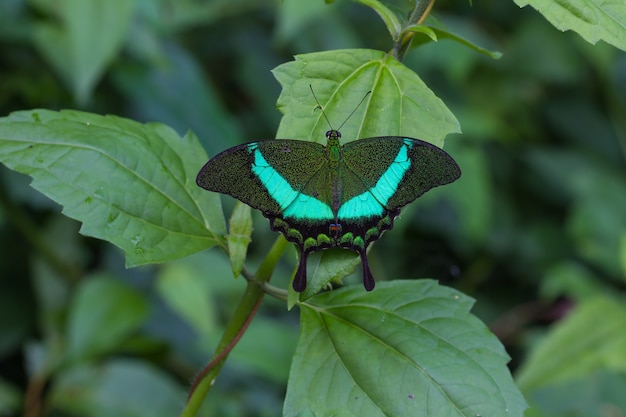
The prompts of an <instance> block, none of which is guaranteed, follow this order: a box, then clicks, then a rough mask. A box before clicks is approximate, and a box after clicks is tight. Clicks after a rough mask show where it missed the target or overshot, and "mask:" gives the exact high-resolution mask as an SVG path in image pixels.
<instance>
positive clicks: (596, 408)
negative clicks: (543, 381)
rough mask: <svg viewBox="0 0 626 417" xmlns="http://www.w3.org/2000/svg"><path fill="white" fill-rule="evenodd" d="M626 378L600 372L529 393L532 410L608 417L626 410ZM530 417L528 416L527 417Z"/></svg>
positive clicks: (562, 416) (557, 416) (555, 415)
mask: <svg viewBox="0 0 626 417" xmlns="http://www.w3.org/2000/svg"><path fill="white" fill-rule="evenodd" d="M624 392H626V376H625V375H624V374H623V373H618V372H610V371H598V372H594V373H593V374H592V375H590V376H588V377H585V378H577V379H573V380H568V381H564V382H563V383H559V384H554V385H548V386H545V387H543V388H539V389H537V390H533V391H531V392H530V393H528V394H527V398H528V402H529V403H530V407H531V408H532V409H534V410H535V411H536V412H543V414H539V415H540V416H549V417H609V416H620V415H622V414H623V411H624V410H626V396H624ZM526 417H528V416H526Z"/></svg>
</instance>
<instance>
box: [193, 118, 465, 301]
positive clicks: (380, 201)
mask: <svg viewBox="0 0 626 417" xmlns="http://www.w3.org/2000/svg"><path fill="white" fill-rule="evenodd" d="M326 136H327V139H328V141H327V144H326V146H323V145H320V144H318V143H313V142H305V141H297V140H272V141H262V142H251V143H248V144H243V145H239V146H235V147H233V148H230V149H227V150H226V151H224V152H222V153H220V154H218V155H216V156H215V157H214V158H213V159H211V160H210V161H209V162H207V164H206V165H205V166H204V167H203V168H202V169H201V170H200V172H199V173H198V178H197V180H196V181H197V183H198V185H199V186H201V187H203V188H205V189H207V190H210V191H217V192H220V193H224V194H229V195H231V196H233V197H235V198H237V199H239V200H241V201H243V202H244V203H246V204H248V205H250V206H251V207H253V208H256V209H258V210H261V211H262V212H263V214H264V216H265V217H267V218H268V219H269V221H270V225H271V228H272V229H273V230H276V231H279V232H281V233H283V234H284V235H285V237H286V238H287V239H288V240H289V241H291V242H293V243H295V244H296V245H297V246H298V248H299V249H300V252H301V256H300V264H299V268H298V271H297V272H296V277H295V279H294V283H293V287H294V289H295V290H296V291H303V290H304V288H305V287H306V260H307V257H308V254H309V253H311V252H314V251H317V250H320V249H326V248H332V247H343V248H347V249H350V250H353V251H356V252H358V253H359V254H360V256H361V260H362V264H363V282H364V285H365V288H366V289H367V290H371V289H373V288H374V278H373V277H372V274H371V272H370V269H369V266H368V264H367V255H366V250H367V247H368V245H369V244H370V243H371V242H373V241H375V240H377V239H378V238H380V236H381V235H382V233H383V232H384V231H386V230H389V229H391V228H392V227H393V221H394V219H395V218H396V217H397V216H398V214H399V213H400V208H401V207H403V206H404V205H406V204H408V203H410V202H411V201H413V200H415V199H416V198H417V197H419V196H420V195H421V194H423V193H424V192H426V191H428V190H429V189H431V188H433V187H436V186H438V185H443V184H448V183H450V182H452V181H454V180H456V179H457V178H458V177H459V176H460V170H459V167H458V166H457V165H456V163H455V162H454V160H453V159H452V158H451V157H450V156H449V155H448V154H446V153H445V152H444V151H443V150H441V149H439V148H437V147H436V146H433V145H431V144H429V143H427V142H423V141H421V140H418V139H411V138H405V137H400V136H388V137H376V138H368V139H362V140H357V141H353V142H349V143H347V144H345V145H341V144H340V138H341V134H340V133H339V132H338V131H336V130H330V131H329V132H327V134H326Z"/></svg>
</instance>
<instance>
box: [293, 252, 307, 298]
mask: <svg viewBox="0 0 626 417" xmlns="http://www.w3.org/2000/svg"><path fill="white" fill-rule="evenodd" d="M308 257H309V254H308V252H306V251H305V250H302V251H301V252H300V263H299V264H298V270H297V271H296V276H295V277H294V278H293V289H294V290H296V291H297V292H302V291H304V289H305V288H306V260H307V258H308Z"/></svg>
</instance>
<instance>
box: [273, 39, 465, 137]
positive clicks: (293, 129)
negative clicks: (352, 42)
mask: <svg viewBox="0 0 626 417" xmlns="http://www.w3.org/2000/svg"><path fill="white" fill-rule="evenodd" d="M273 73H274V76H275V77H276V79H277V80H278V81H279V82H280V84H281V85H282V87H283V90H282V93H281V95H280V97H279V99H278V108H279V110H280V111H281V112H282V113H283V114H284V117H283V118H282V120H281V122H280V126H279V128H278V132H277V137H278V138H294V139H302V140H310V141H314V142H319V143H324V144H325V143H326V136H325V133H326V131H327V130H328V129H329V126H328V122H327V121H326V119H325V118H324V116H323V114H322V112H321V111H319V110H316V106H317V103H316V102H315V99H314V97H313V95H312V94H311V87H312V88H313V91H314V92H315V95H316V96H317V98H318V99H319V101H320V104H321V106H322V107H323V109H324V112H325V113H326V115H327V116H328V118H329V120H330V123H331V125H332V127H334V128H335V129H337V128H339V127H340V125H341V124H342V123H343V122H344V121H345V120H346V119H347V118H348V116H349V115H350V113H352V112H353V110H355V109H356V108H357V106H358V105H359V103H360V102H361V100H362V99H363V97H365V95H366V94H367V92H368V91H372V94H371V95H369V96H368V97H366V99H365V101H364V102H363V104H361V106H360V107H359V108H358V109H357V110H356V112H355V113H354V115H352V117H350V119H349V120H348V121H347V122H346V123H345V126H343V127H342V133H343V138H342V140H343V141H344V143H346V142H350V141H352V140H355V139H358V138H364V137H371V136H391V135H406V136H409V137H416V138H418V139H422V140H425V141H427V142H430V143H433V144H435V145H437V146H442V145H443V139H444V137H445V136H446V135H447V134H449V133H453V132H459V131H460V127H459V123H458V121H457V120H456V118H455V117H454V115H453V114H452V113H451V112H450V110H448V108H447V107H446V106H445V104H444V103H443V102H442V101H441V100H440V99H439V98H437V97H436V96H435V94H434V93H433V92H432V91H431V90H430V89H429V88H428V87H427V86H426V84H424V82H423V81H422V80H421V79H420V78H419V77H418V76H417V75H416V74H415V73H414V72H413V71H411V70H410V69H409V68H407V67H405V66H404V65H402V64H401V63H400V62H398V61H397V60H395V59H394V58H392V57H391V56H389V55H387V54H386V53H384V52H381V51H374V50H369V49H345V50H337V51H327V52H317V53H311V54H305V55H298V56H296V60H295V61H292V62H288V63H286V64H282V65H280V66H278V67H276V68H274V70H273Z"/></svg>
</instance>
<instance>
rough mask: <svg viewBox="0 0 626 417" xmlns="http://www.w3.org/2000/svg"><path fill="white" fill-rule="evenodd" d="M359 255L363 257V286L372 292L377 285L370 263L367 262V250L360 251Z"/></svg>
mask: <svg viewBox="0 0 626 417" xmlns="http://www.w3.org/2000/svg"><path fill="white" fill-rule="evenodd" d="M359 255H361V264H363V286H364V287H365V289H366V290H367V291H372V290H373V289H374V287H375V286H376V283H375V282H374V275H372V271H371V270H370V266H369V263H368V262H367V253H366V252H365V249H363V250H361V251H359Z"/></svg>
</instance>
